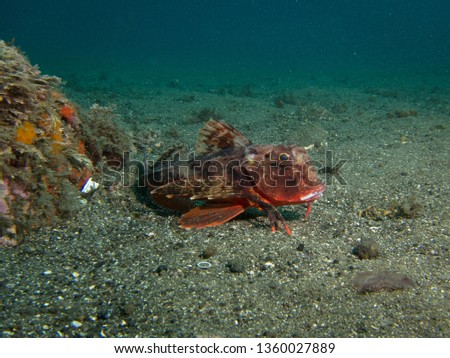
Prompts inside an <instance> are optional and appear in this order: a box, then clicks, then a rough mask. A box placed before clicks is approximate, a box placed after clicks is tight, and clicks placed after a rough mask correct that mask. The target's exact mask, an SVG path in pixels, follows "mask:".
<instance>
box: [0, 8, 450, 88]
mask: <svg viewBox="0 0 450 358" xmlns="http://www.w3.org/2000/svg"><path fill="white" fill-rule="evenodd" d="M2 3H3V4H2V10H1V13H0V37H1V38H2V39H4V40H10V39H12V38H14V39H15V44H16V45H18V46H20V47H21V48H22V50H23V51H25V52H26V53H27V55H28V56H29V57H30V59H31V62H32V63H37V64H39V65H40V67H41V68H42V70H43V71H44V72H46V73H51V74H56V75H60V76H64V75H67V74H68V73H73V72H75V73H77V72H79V73H81V72H86V73H88V72H96V71H104V70H105V69H107V70H108V71H111V72H115V73H119V74H120V73H121V74H126V73H135V74H137V75H138V76H140V75H141V74H145V75H147V76H160V75H163V76H168V77H181V78H183V76H186V77H189V78H197V79H200V78H203V79H206V78H208V77H210V78H212V77H220V78H225V79H227V78H228V79H229V80H233V79H239V78H242V76H246V77H247V78H250V79H257V78H265V77H279V78H290V79H292V78H295V76H305V75H311V76H319V75H326V76H328V75H337V74H338V75H341V76H342V75H345V76H350V77H351V78H358V77H361V76H362V77H364V76H368V75H369V76H370V75H375V76H378V75H380V76H387V77H388V78H389V77H390V76H391V75H392V73H396V74H398V75H400V76H402V75H406V76H408V75H409V74H411V73H415V74H417V73H420V74H421V75H425V76H428V75H430V76H433V77H436V78H439V77H440V76H441V75H444V76H448V71H449V69H450V22H449V14H450V2H449V1H446V0H430V1H423V0H378V1H369V0H340V1H329V0H314V1H312V0H281V1H280V0H278V1H277V0H191V1H182V0H150V1H142V0H140V1H117V0H110V1H88V0H80V1H70V0H44V1H33V0H14V1H12V0H9V1H7V0H4V1H2Z"/></svg>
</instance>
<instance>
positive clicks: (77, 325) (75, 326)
mask: <svg viewBox="0 0 450 358" xmlns="http://www.w3.org/2000/svg"><path fill="white" fill-rule="evenodd" d="M70 325H71V326H72V327H73V328H80V327H81V326H82V325H83V323H81V322H80V321H72V322H70Z"/></svg>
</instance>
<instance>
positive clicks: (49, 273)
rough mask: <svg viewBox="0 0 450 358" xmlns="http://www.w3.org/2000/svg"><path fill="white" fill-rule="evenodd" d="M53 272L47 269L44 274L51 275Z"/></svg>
mask: <svg viewBox="0 0 450 358" xmlns="http://www.w3.org/2000/svg"><path fill="white" fill-rule="evenodd" d="M52 273H53V272H52V271H51V270H46V271H44V272H42V274H43V275H51V274H52Z"/></svg>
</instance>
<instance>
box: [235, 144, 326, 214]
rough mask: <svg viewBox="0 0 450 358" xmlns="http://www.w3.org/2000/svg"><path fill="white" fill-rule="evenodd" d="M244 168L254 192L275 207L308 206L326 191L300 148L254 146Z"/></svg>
mask: <svg viewBox="0 0 450 358" xmlns="http://www.w3.org/2000/svg"><path fill="white" fill-rule="evenodd" d="M243 167H244V170H245V171H246V173H247V175H249V176H250V177H251V178H252V180H253V185H254V186H253V188H254V190H256V191H257V192H258V194H260V195H261V196H262V197H264V198H265V199H266V200H267V201H268V202H270V203H271V204H272V205H274V206H281V205H289V204H301V203H308V202H311V201H314V200H316V199H318V198H319V197H321V196H322V193H323V192H324V191H325V185H324V184H323V183H322V181H321V180H320V178H319V176H318V175H317V171H316V169H315V168H314V166H313V165H312V163H311V161H310V159H309V156H308V153H307V152H306V149H305V148H303V147H300V146H297V145H283V144H280V145H250V146H248V147H247V149H246V153H245V160H244V164H243Z"/></svg>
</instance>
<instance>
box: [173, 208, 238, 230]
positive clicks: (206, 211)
mask: <svg viewBox="0 0 450 358" xmlns="http://www.w3.org/2000/svg"><path fill="white" fill-rule="evenodd" d="M245 209H246V207H245V206H244V205H242V204H234V205H233V204H230V203H228V204H226V203H224V204H207V205H205V206H198V207H196V208H194V209H192V210H190V211H188V212H187V213H186V214H184V215H183V216H182V217H181V219H180V222H179V223H180V227H181V228H183V229H192V228H195V229H203V228H204V227H207V226H217V225H221V224H223V223H226V222H227V221H229V220H231V219H233V218H234V217H236V216H238V215H239V214H240V213H243V212H244V210H245Z"/></svg>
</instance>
